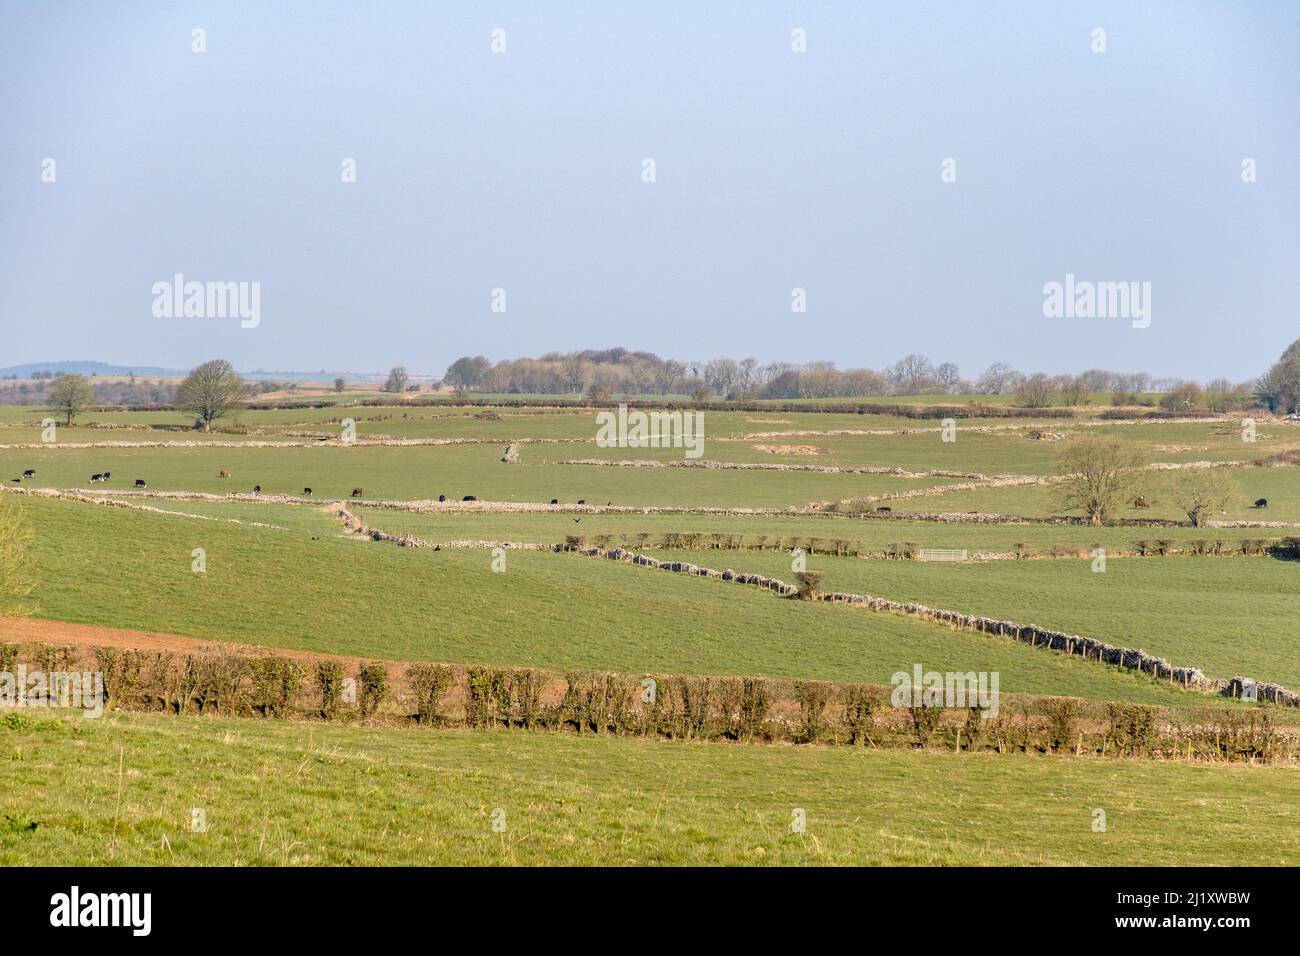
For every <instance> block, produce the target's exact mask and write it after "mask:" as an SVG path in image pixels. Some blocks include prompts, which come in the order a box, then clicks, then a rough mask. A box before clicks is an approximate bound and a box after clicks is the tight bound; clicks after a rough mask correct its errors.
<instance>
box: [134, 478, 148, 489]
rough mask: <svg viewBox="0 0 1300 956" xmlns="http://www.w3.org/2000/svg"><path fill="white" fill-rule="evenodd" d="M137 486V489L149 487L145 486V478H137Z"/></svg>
mask: <svg viewBox="0 0 1300 956" xmlns="http://www.w3.org/2000/svg"><path fill="white" fill-rule="evenodd" d="M135 486H136V487H137V488H145V487H148V486H147V485H145V483H144V479H143V478H137V479H136V480H135Z"/></svg>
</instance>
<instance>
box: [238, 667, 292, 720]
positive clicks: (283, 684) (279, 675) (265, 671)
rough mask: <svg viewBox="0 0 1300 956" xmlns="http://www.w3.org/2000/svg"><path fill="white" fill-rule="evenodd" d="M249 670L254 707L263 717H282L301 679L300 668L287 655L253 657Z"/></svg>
mask: <svg viewBox="0 0 1300 956" xmlns="http://www.w3.org/2000/svg"><path fill="white" fill-rule="evenodd" d="M249 670H250V671H251V672H252V675H253V699H254V705H253V706H254V709H255V710H256V711H257V712H259V713H260V714H261V715H262V716H263V717H283V716H284V715H285V714H286V713H287V711H288V709H289V704H290V703H291V702H292V701H293V695H294V694H295V693H296V692H297V690H298V685H299V683H300V682H301V681H302V668H301V667H299V666H298V665H297V664H296V663H294V662H293V661H291V660H289V659H288V658H287V657H255V658H253V660H252V661H250V662H249Z"/></svg>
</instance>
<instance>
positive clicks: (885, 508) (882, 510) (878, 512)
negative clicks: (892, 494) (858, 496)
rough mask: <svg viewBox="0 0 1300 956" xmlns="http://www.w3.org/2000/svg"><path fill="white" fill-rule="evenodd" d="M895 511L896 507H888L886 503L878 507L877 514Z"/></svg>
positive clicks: (887, 513)
mask: <svg viewBox="0 0 1300 956" xmlns="http://www.w3.org/2000/svg"><path fill="white" fill-rule="evenodd" d="M893 513H894V509H893V508H889V507H886V506H885V505H881V506H880V507H879V508H877V509H876V514H882V515H891V514H893Z"/></svg>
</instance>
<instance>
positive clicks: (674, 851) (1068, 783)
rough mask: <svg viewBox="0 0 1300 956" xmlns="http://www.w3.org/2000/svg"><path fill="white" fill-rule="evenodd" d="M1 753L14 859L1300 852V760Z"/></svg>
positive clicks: (725, 750) (291, 745)
mask: <svg viewBox="0 0 1300 956" xmlns="http://www.w3.org/2000/svg"><path fill="white" fill-rule="evenodd" d="M0 759H3V760H4V762H5V768H6V769H5V773H4V774H2V775H0V865H5V866H32V865H45V866H51V865H52V866H68V865H77V866H84V865H101V864H116V865H143V866H157V865H209V866H211V865H278V866H284V865H290V866H310V865H377V864H378V865H417V864H453V865H466V864H476V865H478V864H483V865H498V864H503V865H530V864H537V865H574V864H601V865H616V866H623V865H646V864H656V865H658V864H662V865H694V864H712V865H732V864H751V865H758V864H801V865H836V864H872V865H878V864H893V865H970V866H982V865H1007V864H1012V865H1067V864H1068V865H1081V864H1084V865H1127V864H1131V863H1133V861H1135V860H1139V861H1141V862H1142V863H1143V864H1146V865H1155V866H1172V865H1184V866H1190V865H1204V864H1207V863H1210V864H1216V865H1232V864H1240V865H1246V864H1252V865H1254V864H1261V863H1264V864H1268V865H1277V866H1290V865H1295V864H1296V863H1298V862H1300V837H1298V836H1297V834H1300V830H1297V828H1296V826H1295V822H1296V821H1295V800H1294V793H1295V787H1296V778H1297V771H1296V770H1295V769H1292V768H1278V767H1246V766H1241V765H1219V766H1214V765H1211V766H1205V765H1186V764H1180V763H1172V762H1169V763H1166V762H1155V761H1138V760H1113V759H1090V758H1075V757H1068V756H1056V757H1051V756H1028V755H1019V754H1017V755H1003V756H999V755H996V754H987V755H969V754H966V755H958V754H950V753H942V752H905V751H893V750H876V751H873V750H848V749H830V748H822V747H770V746H761V745H744V744H741V745H727V744H708V743H689V742H678V741H673V742H665V741H654V740H645V739H638V738H616V737H592V736H586V737H576V736H568V735H559V734H542V733H530V732H527V731H499V732H475V731H470V732H458V731H436V730H420V729H411V730H398V729H381V728H367V727H359V726H330V725H321V724H307V725H303V724H295V723H283V722H265V721H255V720H234V719H209V718H198V717H167V716H162V715H144V714H131V715H109V716H107V717H104V718H101V719H99V720H86V719H84V718H81V717H78V716H68V717H64V718H63V719H61V720H52V719H50V718H49V717H46V716H43V715H42V716H29V715H27V714H17V713H15V714H13V715H12V716H11V717H0ZM196 808H197V809H200V810H202V811H203V815H204V820H205V823H206V831H205V832H201V833H195V832H193V828H192V826H191V822H192V820H193V819H194V815H193V811H194V809H196ZM796 809H798V810H802V811H803V814H802V816H803V819H804V820H805V823H806V827H805V829H804V831H803V832H798V833H796V832H792V828H791V822H792V820H794V819H795V818H794V816H793V813H794V811H795V810H796ZM1097 809H1101V810H1103V811H1104V812H1105V815H1106V816H1105V820H1106V828H1105V832H1094V829H1093V821H1094V819H1096V810H1097ZM494 821H500V823H501V824H504V829H501V828H500V826H498V828H496V829H494V827H493V823H494Z"/></svg>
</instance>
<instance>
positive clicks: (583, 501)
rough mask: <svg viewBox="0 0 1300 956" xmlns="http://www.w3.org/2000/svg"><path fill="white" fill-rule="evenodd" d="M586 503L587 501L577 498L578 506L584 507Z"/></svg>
mask: <svg viewBox="0 0 1300 956" xmlns="http://www.w3.org/2000/svg"><path fill="white" fill-rule="evenodd" d="M586 503H587V499H586V498H579V499H578V504H580V505H585V504H586Z"/></svg>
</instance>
